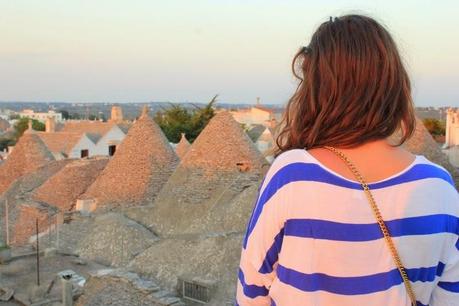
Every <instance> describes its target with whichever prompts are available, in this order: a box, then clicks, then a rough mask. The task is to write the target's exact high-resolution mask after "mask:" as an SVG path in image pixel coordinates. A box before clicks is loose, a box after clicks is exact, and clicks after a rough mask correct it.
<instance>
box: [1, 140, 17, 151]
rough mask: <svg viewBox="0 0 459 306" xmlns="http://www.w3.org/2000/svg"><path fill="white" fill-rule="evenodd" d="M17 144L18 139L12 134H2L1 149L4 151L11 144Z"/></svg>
mask: <svg viewBox="0 0 459 306" xmlns="http://www.w3.org/2000/svg"><path fill="white" fill-rule="evenodd" d="M15 144H16V139H14V137H11V136H1V137H0V151H4V150H5V149H6V148H8V147H9V146H14V145H15Z"/></svg>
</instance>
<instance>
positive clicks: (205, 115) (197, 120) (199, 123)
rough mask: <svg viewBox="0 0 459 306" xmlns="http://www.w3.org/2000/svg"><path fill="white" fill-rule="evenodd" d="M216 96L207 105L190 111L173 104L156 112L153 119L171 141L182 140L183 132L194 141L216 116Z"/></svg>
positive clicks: (189, 139)
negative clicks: (214, 107)
mask: <svg viewBox="0 0 459 306" xmlns="http://www.w3.org/2000/svg"><path fill="white" fill-rule="evenodd" d="M216 101H217V96H215V97H214V98H213V99H212V100H211V101H210V102H209V103H208V104H207V105H206V106H205V107H203V108H200V107H198V106H195V109H194V110H192V111H189V110H188V109H186V108H185V107H183V106H181V105H177V104H171V105H170V107H169V108H167V109H162V110H161V111H158V112H156V114H155V115H154V117H153V119H154V120H155V122H156V123H157V124H158V125H159V127H160V128H161V129H162V131H163V133H164V134H165V135H166V137H167V139H168V140H169V141H170V142H174V143H177V142H179V141H180V137H181V133H185V134H186V136H187V139H188V141H190V142H193V141H194V140H195V139H196V137H198V135H199V133H201V131H202V130H203V129H204V127H205V126H206V125H207V123H208V122H209V120H210V119H211V118H212V117H213V116H214V109H213V106H214V104H215V102H216Z"/></svg>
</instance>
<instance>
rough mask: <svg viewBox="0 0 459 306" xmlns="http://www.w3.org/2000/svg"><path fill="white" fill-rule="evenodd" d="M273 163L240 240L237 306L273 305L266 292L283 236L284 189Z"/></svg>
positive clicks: (284, 214) (271, 280)
mask: <svg viewBox="0 0 459 306" xmlns="http://www.w3.org/2000/svg"><path fill="white" fill-rule="evenodd" d="M275 168H277V167H276V166H275V163H274V164H273V165H272V166H271V168H270V170H269V171H268V173H267V174H266V177H265V179H264V182H263V183H262V185H261V186H260V188H259V191H258V196H257V200H256V203H255V206H254V209H253V212H252V216H251V218H250V221H249V223H248V226H247V232H246V235H245V237H244V241H243V248H242V252H241V261H240V266H239V275H238V285H237V294H236V300H237V303H236V305H240V306H246V305H272V301H271V298H270V297H269V289H270V287H271V284H272V282H273V280H274V277H275V269H276V266H277V261H278V256H279V252H280V249H281V246H282V240H283V236H284V231H283V227H284V222H285V216H286V212H285V211H286V202H287V201H286V197H285V188H282V187H283V185H284V184H283V180H282V177H281V173H280V172H279V171H275V170H274V169H275Z"/></svg>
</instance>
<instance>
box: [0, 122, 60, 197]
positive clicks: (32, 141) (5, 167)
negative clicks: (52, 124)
mask: <svg viewBox="0 0 459 306" xmlns="http://www.w3.org/2000/svg"><path fill="white" fill-rule="evenodd" d="M52 160H54V157H53V155H52V154H51V152H50V151H49V150H48V149H47V147H46V145H45V144H44V143H43V142H42V141H41V139H40V138H39V137H38V136H37V135H36V133H35V132H34V131H32V129H31V128H29V130H27V131H26V132H25V133H24V135H22V137H21V138H20V139H19V141H18V143H17V144H16V146H15V147H14V150H13V152H11V154H10V155H9V157H8V159H7V161H6V162H5V163H4V164H2V165H1V166H0V194H1V193H3V192H5V190H6V189H8V187H9V186H10V184H11V183H12V182H13V181H14V180H16V179H18V178H19V177H21V176H23V175H26V174H30V173H32V172H34V171H35V170H37V169H38V168H40V167H41V166H44V165H45V164H46V163H48V162H50V161H52Z"/></svg>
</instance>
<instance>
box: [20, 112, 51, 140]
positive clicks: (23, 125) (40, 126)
mask: <svg viewBox="0 0 459 306" xmlns="http://www.w3.org/2000/svg"><path fill="white" fill-rule="evenodd" d="M29 120H30V119H29V118H27V117H22V118H21V119H19V120H18V121H17V122H16V124H15V125H14V130H15V138H16V139H19V137H21V136H22V134H24V132H25V130H27V129H28V128H29ZM32 128H33V129H34V130H35V131H44V130H45V128H46V126H45V124H44V123H42V122H40V121H38V120H35V119H32Z"/></svg>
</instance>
